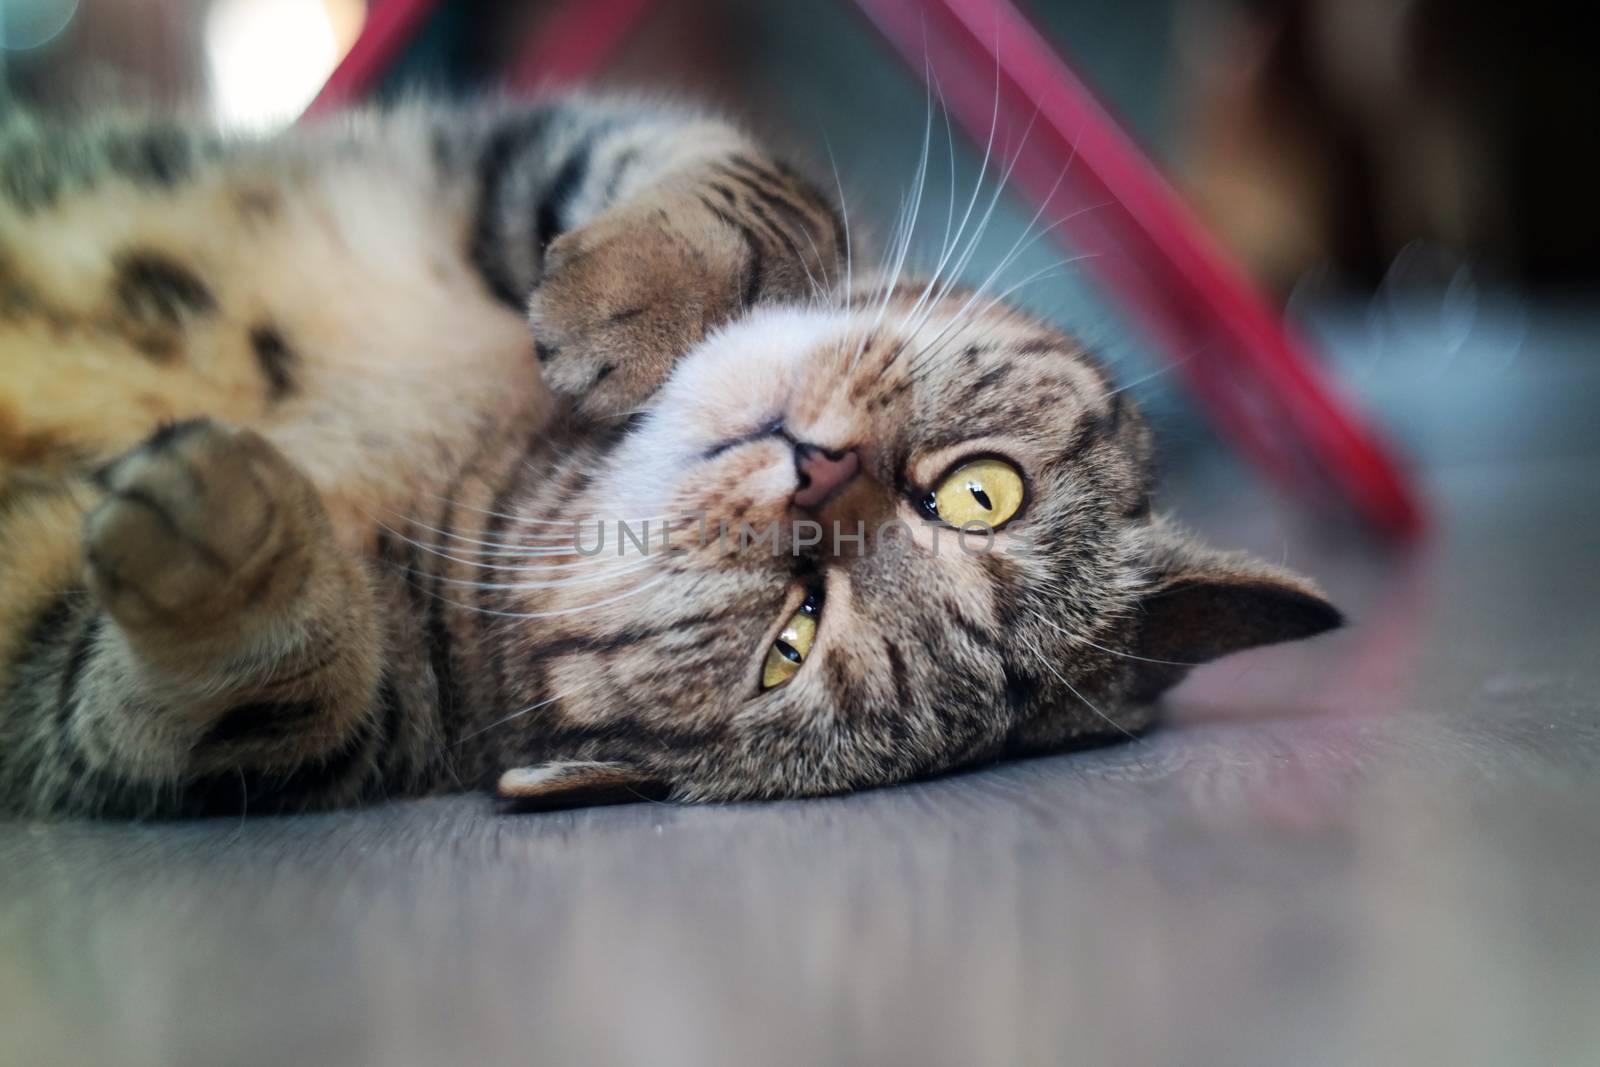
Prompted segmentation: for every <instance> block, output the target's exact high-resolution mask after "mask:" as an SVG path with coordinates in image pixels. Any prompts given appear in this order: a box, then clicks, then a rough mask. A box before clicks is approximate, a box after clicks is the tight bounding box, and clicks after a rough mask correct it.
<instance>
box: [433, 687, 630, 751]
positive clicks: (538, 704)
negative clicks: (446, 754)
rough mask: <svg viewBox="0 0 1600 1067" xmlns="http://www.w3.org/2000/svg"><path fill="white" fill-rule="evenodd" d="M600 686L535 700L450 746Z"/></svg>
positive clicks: (455, 745)
mask: <svg viewBox="0 0 1600 1067" xmlns="http://www.w3.org/2000/svg"><path fill="white" fill-rule="evenodd" d="M598 688H600V683H598V682H594V683H591V684H589V685H583V686H579V687H577V688H576V689H569V690H568V691H567V692H565V693H557V694H556V695H555V696H552V697H546V698H545V699H543V700H539V701H535V702H534V703H532V704H529V705H528V706H527V707H524V708H518V709H517V710H516V711H513V712H512V713H511V714H510V715H507V716H505V717H504V718H501V719H496V720H495V721H494V722H491V723H489V724H488V725H487V726H483V727H480V728H479V729H476V730H474V731H472V732H471V733H470V734H464V735H462V736H461V737H458V738H456V741H455V744H454V745H452V746H450V747H452V748H456V747H459V746H460V745H462V744H463V743H465V742H467V741H471V740H472V739H473V738H475V737H480V736H482V735H483V734H486V733H488V732H489V731H490V730H494V729H498V728H499V727H501V726H504V725H506V724H507V723H511V722H515V721H516V720H518V719H520V718H522V717H523V716H524V715H531V714H532V713H533V712H535V711H538V710H539V709H540V708H546V707H549V706H550V705H551V704H555V703H557V702H559V701H562V700H570V699H571V698H572V697H575V696H582V695H584V694H585V693H591V692H593V691H594V690H596V689H598Z"/></svg>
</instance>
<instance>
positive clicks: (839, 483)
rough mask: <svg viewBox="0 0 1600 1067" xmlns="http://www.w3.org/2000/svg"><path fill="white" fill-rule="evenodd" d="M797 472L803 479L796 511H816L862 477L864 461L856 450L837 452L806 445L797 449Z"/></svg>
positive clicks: (796, 498)
mask: <svg viewBox="0 0 1600 1067" xmlns="http://www.w3.org/2000/svg"><path fill="white" fill-rule="evenodd" d="M794 469H795V471H796V472H798V473H799V475H800V488H799V489H796V490H795V494H794V503H795V506H796V507H801V508H808V509H816V508H820V507H822V505H824V504H826V503H827V502H828V501H830V500H832V499H833V498H834V497H835V496H836V495H838V493H840V492H841V491H842V490H843V489H844V487H845V486H847V485H849V484H850V483H851V482H852V481H854V480H855V476H856V475H857V474H860V473H861V457H860V456H859V455H857V454H856V451H855V449H853V448H851V449H846V450H845V451H843V452H835V451H834V450H833V449H831V448H819V447H818V446H816V445H808V444H806V443H805V442H804V441H801V442H799V443H797V444H796V445H795V446H794Z"/></svg>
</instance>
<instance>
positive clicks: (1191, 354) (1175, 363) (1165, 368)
mask: <svg viewBox="0 0 1600 1067" xmlns="http://www.w3.org/2000/svg"><path fill="white" fill-rule="evenodd" d="M1210 347H1211V342H1210V341H1206V342H1203V343H1201V344H1198V345H1195V346H1194V348H1192V349H1190V350H1189V351H1188V352H1187V353H1185V354H1184V355H1182V356H1179V357H1178V358H1177V359H1174V360H1171V361H1170V362H1168V363H1165V364H1163V365H1161V366H1159V367H1157V368H1156V369H1155V370H1153V371H1151V372H1150V373H1149V374H1145V375H1141V376H1140V377H1138V378H1135V379H1134V380H1133V381H1131V382H1127V383H1125V384H1123V385H1119V386H1117V387H1116V388H1115V389H1113V390H1111V392H1109V393H1107V394H1106V397H1107V398H1108V399H1109V398H1110V397H1113V396H1116V395H1117V394H1118V393H1125V392H1127V391H1128V390H1129V389H1136V388H1138V387H1139V386H1141V385H1143V384H1144V383H1145V382H1150V381H1154V380H1155V379H1157V378H1159V377H1161V376H1162V375H1163V374H1170V373H1171V372H1173V371H1175V370H1177V369H1178V368H1179V367H1182V366H1184V365H1185V364H1186V363H1188V362H1189V361H1190V360H1191V359H1196V358H1198V357H1199V356H1200V354H1201V353H1202V352H1204V351H1205V350H1206V349H1208V348H1210Z"/></svg>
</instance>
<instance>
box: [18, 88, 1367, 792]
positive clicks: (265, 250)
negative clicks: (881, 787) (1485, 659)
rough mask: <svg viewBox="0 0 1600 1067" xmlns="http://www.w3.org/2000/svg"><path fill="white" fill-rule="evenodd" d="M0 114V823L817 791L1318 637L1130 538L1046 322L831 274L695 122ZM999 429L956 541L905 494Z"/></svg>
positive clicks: (973, 750)
mask: <svg viewBox="0 0 1600 1067" xmlns="http://www.w3.org/2000/svg"><path fill="white" fill-rule="evenodd" d="M0 131H3V132H0V165H3V166H4V183H3V188H0V811H3V810H13V811H31V812H85V813H109V814H131V815H150V814H173V813H189V812H209V811H224V810H230V811H231V810H239V809H241V808H243V809H246V810H251V811H262V810H272V809H283V808H291V809H293V808H303V807H311V806H329V805H338V804H348V803H354V802H358V801H360V800H364V799H370V798H374V797H382V796H398V795H407V794H415V793H421V792H428V791H436V790H441V789H451V788H460V787H480V786H485V785H489V784H492V783H493V782H494V781H495V780H496V779H497V778H500V776H501V775H502V772H506V771H508V770H509V769H511V768H516V767H520V766H522V765H525V764H536V765H538V766H537V767H536V769H532V770H524V771H520V772H515V773H512V774H509V775H507V776H506V777H505V778H503V779H502V781H501V785H502V791H503V792H505V793H507V794H508V795H516V796H525V797H544V796H558V797H559V796H561V795H565V794H567V793H569V792H580V791H581V792H595V791H599V792H605V791H607V790H635V791H639V792H660V793H665V794H670V795H673V796H677V797H680V798H684V799H714V798H733V797H743V796H777V795H809V794H816V793H825V792H834V791H839V790H843V789H848V788H855V787H863V786H869V785H874V784H880V783H883V782H889V781H895V780H900V779H904V778H907V777H911V776H914V775H919V774H924V773H930V772H933V771H936V770H940V769H944V768H947V767H950V766H955V765H959V764H966V763H971V762H974V761H977V760H981V759H985V758H992V757H994V756H997V755H999V754H1002V753H1003V752H1006V751H1031V750H1038V749H1045V748H1054V747H1060V746H1061V745H1064V744H1069V743H1080V742H1085V741H1090V740H1096V739H1100V738H1104V737H1108V736H1116V735H1117V734H1118V733H1119V732H1128V731H1133V730H1137V729H1139V728H1142V727H1143V726H1144V725H1146V724H1147V722H1148V721H1149V717H1150V712H1149V703H1148V702H1149V699H1150V698H1151V697H1153V696H1154V695H1155V694H1156V693H1157V692H1159V690H1160V689H1161V688H1164V686H1165V685H1167V684H1170V682H1171V681H1172V680H1173V679H1174V678H1175V677H1177V676H1179V675H1180V674H1181V673H1182V670H1183V667H1182V666H1180V665H1179V664H1178V662H1176V661H1182V662H1184V663H1187V662H1189V661H1191V660H1199V659H1204V658H1210V657H1211V656H1214V655H1217V654H1221V653H1224V652H1226V651H1230V650H1232V649H1234V648H1238V647H1244V646H1246V645H1249V644H1256V643H1261V642H1262V641H1266V640H1273V639H1281V638H1283V637H1290V636H1301V635H1303V634H1306V633H1311V632H1315V631H1316V630H1318V629H1322V628H1325V627H1326V626H1327V625H1329V624H1331V622H1332V621H1333V620H1334V619H1335V618H1336V616H1335V615H1334V614H1333V613H1332V612H1331V609H1328V608H1327V607H1326V605H1325V604H1323V602H1322V601H1320V600H1319V599H1317V598H1316V597H1315V596H1314V594H1313V593H1312V592H1311V591H1310V590H1308V589H1307V588H1305V587H1304V586H1303V585H1300V584H1296V583H1295V582H1293V581H1292V580H1291V579H1289V578H1287V577H1286V576H1283V575H1281V574H1278V573H1276V572H1270V571H1266V570H1263V569H1260V568H1249V567H1245V566H1244V565H1243V564H1240V563H1238V562H1237V561H1233V560H1228V559H1224V558H1221V557H1215V556H1212V555H1208V554H1205V553H1203V552H1201V551H1199V550H1196V549H1193V548H1191V547H1190V546H1187V545H1185V544H1183V543H1181V542H1179V541H1177V540H1176V539H1175V538H1174V537H1173V536H1172V535H1171V534H1170V533H1168V532H1167V531H1166V529H1165V527H1164V526H1163V525H1162V524H1161V523H1160V522H1158V521H1154V520H1152V519H1151V517H1150V515H1149V511H1148V492H1149V486H1148V484H1147V482H1148V467H1149V444H1148V440H1147V437H1148V435H1147V432H1146V431H1145V430H1144V428H1143V424H1142V422H1141V421H1140V420H1139V419H1138V416H1137V414H1136V413H1135V412H1133V411H1132V410H1131V408H1130V407H1129V406H1128V405H1127V404H1125V403H1124V402H1123V398H1122V397H1121V395H1120V394H1119V393H1117V392H1116V390H1114V389H1113V388H1111V387H1110V385H1109V383H1108V382H1107V380H1106V378H1105V376H1104V375H1103V374H1102V373H1101V372H1100V371H1099V370H1098V369H1097V368H1095V367H1094V366H1093V365H1092V364H1091V363H1090V362H1088V361H1087V360H1085V359H1084V358H1083V357H1082V355H1081V353H1079V352H1077V351H1076V350H1075V349H1074V348H1073V347H1072V346H1071V344H1070V343H1069V342H1068V341H1066V339H1065V338H1062V337H1061V336H1060V335H1058V334H1055V333H1054V332H1053V331H1051V330H1049V329H1048V328H1047V327H1045V326H1043V325H1042V324H1039V323H1036V322H1034V321H1032V320H1030V319H1028V318H1027V317H1025V316H1021V315H1018V314H1016V313H1014V312H1011V311H1009V310H1007V309H1005V308H1004V307H999V306H996V305H993V304H992V303H990V302H989V301H988V300H972V299H970V298H969V296H968V294H966V293H965V292H956V291H953V290H952V291H948V292H945V291H939V290H930V289H924V288H923V287H922V286H912V285H903V286H901V287H900V288H898V289H893V290H891V291H888V292H885V291H883V290H882V289H877V290H874V289H873V288H872V287H871V286H870V285H862V284H857V285H856V286H855V287H854V289H853V290H847V289H846V287H845V276H846V272H845V270H844V261H845V256H846V248H845V233H844V228H843V220H842V218H841V217H840V216H839V214H838V213H837V211H836V210H835V208H834V205H833V204H832V203H831V202H830V201H829V199H828V198H827V197H825V196H823V195H822V194H821V193H820V192H819V191H818V190H817V189H816V187H815V186H813V185H812V184H811V183H809V182H808V181H806V180H805V179H803V178H801V177H800V176H798V175H797V174H796V173H794V172H793V171H791V170H790V169H789V168H787V167H785V166H783V165H782V164H778V163H775V162H773V161H771V160H770V159H768V158H767V157H766V156H765V155H764V154H763V153H762V152H761V151H760V150H759V148H758V147H757V146H755V145H754V144H753V143H751V142H750V141H749V139H748V138H747V137H745V136H744V135H742V134H740V133H738V132H737V131H735V130H733V129H731V128H730V127H728V126H727V125H725V124H723V123H720V122H717V121H715V120H710V119H706V118H703V117H701V116H698V115H696V114H694V113H691V112H687V111H682V110H677V109H671V108H664V107H654V106H644V105H639V104H637V103H628V102H623V101H607V100H599V101H596V100H568V101H562V102H559V103H554V104H550V105H546V106H543V107H540V108H537V109H529V110H521V111H489V110H480V111H470V112H446V111H432V112H430V111H420V110H417V111H406V112H400V113H396V114H393V115H386V116H376V115H373V116H363V117H359V118H357V119H354V120H350V121H348V122H341V123H338V124H335V125H333V126H330V127H324V128H319V129H310V130H305V131H297V132H294V133H291V134H286V135H281V136H279V137H277V138H275V139H273V140H270V141H266V142H249V141H238V142H227V141H223V140H220V139H217V138H214V137H209V136H206V135H200V134H193V133H189V132H185V131H184V130H182V129H179V128H175V127H171V126H166V125H158V124H142V125H138V124H136V125H131V126H107V127H104V128H101V129H82V128H80V129H76V130H66V131H61V130H52V129H36V128H33V127H24V126H22V125H20V124H16V125H13V126H12V127H9V128H6V127H0ZM530 299H531V304H530ZM530 315H531V320H532V321H531V324H530V321H529V318H530ZM530 325H531V330H530ZM152 435H153V436H152ZM980 454H981V455H984V456H996V457H1002V460H1001V461H1000V462H1001V464H1002V466H1003V467H1004V468H1005V470H1008V471H1015V472H1017V474H1016V475H1015V476H1013V475H1011V474H1005V473H1004V471H1002V475H1001V476H1002V477H1003V478H1008V479H1011V480H1010V481H1007V482H1006V483H1005V484H1007V485H1013V484H1014V485H1015V486H1017V489H1016V492H1017V494H1018V495H1017V497H1016V501H1015V502H1014V503H1013V504H1012V505H1011V507H1012V508H1013V510H1014V511H1015V512H1016V515H1015V516H1014V517H1015V519H1016V524H1015V525H1011V526H1006V525H1004V519H1006V518H1011V517H1012V516H1011V515H1009V514H1007V515H1005V516H1002V517H1001V523H1002V525H1000V527H999V532H997V533H995V534H994V535H992V537H990V538H988V539H985V541H984V545H985V546H986V548H987V549H989V550H985V551H978V552H969V551H967V550H965V549H964V548H963V547H961V545H959V544H958V542H962V541H963V538H965V539H966V540H968V541H970V540H971V538H972V536H973V535H970V534H969V535H962V534H959V533H958V532H956V531H954V530H950V529H945V528H938V527H935V526H934V525H931V524H929V523H928V522H927V521H926V520H927V519H929V518H930V517H934V518H947V517H946V516H943V515H942V513H939V512H938V510H937V508H938V507H939V506H943V505H935V504H934V503H932V501H933V497H932V493H933V490H934V489H935V488H936V487H938V486H939V484H940V479H941V478H945V480H946V481H948V478H946V472H948V471H949V470H951V469H952V468H953V465H955V464H957V463H958V461H963V460H964V459H966V458H969V457H972V456H978V455H980ZM961 469H963V470H966V469H968V468H966V467H963V468H961ZM972 469H975V470H985V469H989V468H972ZM824 482H826V483H827V485H828V487H829V490H828V491H827V492H823V491H822V489H823V483H824ZM974 484H976V483H974ZM991 490H992V491H994V492H998V490H994V489H993V486H991ZM941 492H942V490H941ZM943 499H945V498H944V497H940V500H943ZM984 499H988V498H987V497H985V498H984ZM919 505H920V506H921V508H922V511H921V512H919ZM961 506H964V507H969V506H970V505H967V504H965V503H963V504H962V505H961ZM669 516H692V518H687V519H683V520H681V521H680V522H678V523H677V524H676V525H674V526H673V528H672V529H673V532H674V533H675V534H676V535H677V542H676V544H675V545H674V546H673V547H672V549H671V550H652V551H650V552H641V551H638V550H637V549H635V550H634V551H632V552H631V553H628V554H625V555H622V556H618V555H617V546H616V541H617V539H618V536H619V534H620V530H619V528H618V527H617V525H616V523H618V522H628V523H630V524H631V525H633V527H634V528H638V527H639V525H640V523H641V521H642V520H647V519H648V520H652V521H654V522H655V536H656V537H657V538H658V539H659V538H660V537H661V530H662V526H661V520H662V519H663V518H665V517H669ZM799 518H805V519H808V520H809V519H815V520H817V521H818V522H819V523H820V524H821V525H823V526H824V527H825V528H826V529H828V531H829V535H828V536H824V537H823V538H822V543H821V544H820V545H819V546H812V545H800V546H799V547H798V548H796V547H795V544H794V542H795V540H796V538H797V536H798V535H797V534H796V532H795V531H796V529H797V527H796V525H795V523H796V520H797V519H799ZM578 520H588V521H589V522H590V526H589V527H588V528H587V531H585V530H584V529H583V528H580V527H578V526H576V525H575V524H576V522H577V521H578ZM595 520H602V521H609V522H610V523H611V525H610V526H609V527H608V532H609V535H610V537H611V541H610V543H609V544H608V545H607V547H606V549H605V550H604V551H602V552H601V553H600V554H598V555H590V554H587V553H586V552H584V551H582V550H581V549H580V548H579V545H580V544H581V543H582V542H583V541H588V542H590V543H591V544H592V542H593V540H594V538H595V536H596V533H597V527H596V526H595V525H594V523H595ZM890 520H900V521H904V522H905V523H906V524H907V530H908V532H909V535H908V536H906V537H899V538H896V537H894V536H890V537H887V538H884V539H881V540H880V539H877V538H874V537H871V536H869V537H868V539H867V540H868V542H870V543H866V544H863V543H861V542H852V541H850V540H849V538H848V537H846V539H845V544H844V545H843V546H840V545H839V544H837V543H836V542H834V539H833V538H832V536H831V534H832V531H834V530H837V529H840V528H843V529H846V530H848V531H851V532H854V531H855V530H856V528H857V527H856V524H857V523H860V524H861V526H862V528H864V529H868V530H876V529H879V528H880V527H881V526H882V525H883V523H884V522H886V521H890ZM946 524H947V525H951V524H953V523H952V522H949V521H947V523H946ZM719 525H720V526H722V527H723V528H724V529H731V530H733V531H738V530H740V529H741V526H742V525H748V526H749V527H750V528H752V529H754V530H757V531H769V532H771V534H772V537H773V546H774V547H777V548H779V549H781V550H779V551H776V552H775V551H773V549H772V548H768V547H766V546H759V547H756V548H754V549H751V548H748V547H747V548H745V549H744V550H742V551H741V550H740V546H739V545H738V543H737V537H735V538H733V539H732V540H733V542H734V543H730V542H729V540H728V539H719V538H717V537H716V536H715V531H716V529H717V528H718V526H719ZM707 528H709V529H710V530H712V531H713V534H712V536H711V537H706V536H704V535H703V531H705V530H706V529H707ZM575 534H576V535H578V536H577V538H576V539H575V536H574V535H575ZM830 542H833V543H830ZM936 542H939V543H942V544H943V549H944V550H943V552H942V553H941V554H937V555H936V554H935V549H936ZM808 596H810V597H811V598H812V599H811V600H810V601H808V602H807V605H808V606H807V607H806V610H805V612H804V613H805V614H807V616H808V617H810V618H813V619H816V620H817V622H816V623H815V624H814V625H812V627H811V631H808V636H807V638H806V642H807V643H806V645H805V648H804V649H801V650H800V651H801V652H804V653H806V655H805V656H804V657H803V659H804V664H803V666H804V668H805V669H804V670H795V669H793V668H788V667H783V665H782V664H779V665H778V666H779V667H783V671H784V672H787V673H784V674H783V679H782V680H783V682H784V684H782V685H781V686H777V685H774V686H771V687H769V688H763V684H764V683H763V681H762V679H763V678H764V677H765V676H764V675H763V673H762V672H763V667H762V663H763V656H762V654H763V652H766V651H767V650H768V649H769V648H771V647H773V646H774V641H775V639H776V638H778V637H781V636H782V635H783V634H788V633H789V630H788V629H783V630H782V634H780V628H782V627H783V626H784V625H785V619H790V621H791V622H793V621H794V620H793V618H791V617H796V618H797V617H798V616H797V615H796V610H797V606H798V605H800V603H801V601H802V600H804V599H806V598H807V597H808ZM1152 604H1157V605H1158V606H1159V607H1160V610H1159V611H1155V612H1152V611H1151V610H1150V606H1151V605H1152ZM812 631H814V632H815V635H816V636H815V642H816V643H815V647H814V648H813V646H812V645H811V644H810V641H811V638H810V636H809V633H810V632H812ZM779 643H781V641H780V642H779ZM785 647H788V646H785ZM790 651H794V650H793V649H790ZM1140 657H1143V658H1140ZM793 660H794V663H796V664H800V663H801V660H802V657H801V655H800V654H799V653H796V654H795V655H794V657H793ZM1158 661H1160V662H1158ZM1166 661H1172V662H1166ZM767 669H769V670H770V669H774V668H771V667H770V665H769V667H768V668H767ZM780 673H783V672H780ZM790 678H792V679H793V680H792V681H790V680H789V679H790ZM1111 720H1114V721H1111Z"/></svg>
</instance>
